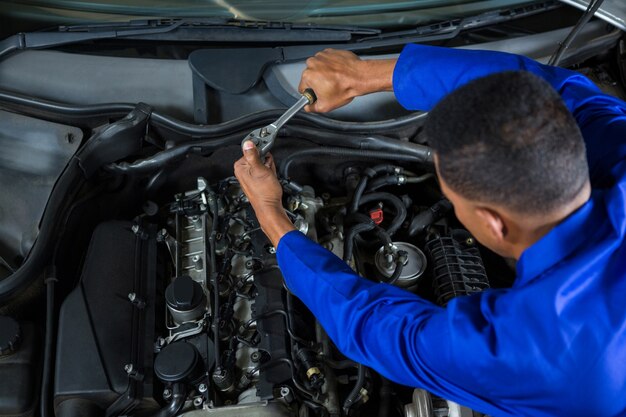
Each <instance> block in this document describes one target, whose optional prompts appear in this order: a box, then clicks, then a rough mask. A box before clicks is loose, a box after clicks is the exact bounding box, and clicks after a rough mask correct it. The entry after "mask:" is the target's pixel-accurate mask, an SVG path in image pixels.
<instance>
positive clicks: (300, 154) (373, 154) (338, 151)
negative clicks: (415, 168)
mask: <svg viewBox="0 0 626 417" xmlns="http://www.w3.org/2000/svg"><path fill="white" fill-rule="evenodd" d="M315 155H324V156H334V157H352V158H358V159H374V160H376V159H379V160H380V159H383V160H384V159H386V160H393V161H404V162H418V163H419V162H424V161H425V160H424V159H423V158H420V157H417V156H415V155H409V154H397V153H391V152H378V151H366V150H361V149H346V148H336V147H325V146H324V147H319V148H310V149H303V150H300V151H296V152H293V153H292V154H291V155H289V156H288V157H287V158H285V159H283V161H282V165H281V169H280V172H281V175H282V176H283V178H289V168H290V167H291V165H292V164H293V162H294V161H295V160H297V159H301V158H306V157H309V156H315Z"/></svg>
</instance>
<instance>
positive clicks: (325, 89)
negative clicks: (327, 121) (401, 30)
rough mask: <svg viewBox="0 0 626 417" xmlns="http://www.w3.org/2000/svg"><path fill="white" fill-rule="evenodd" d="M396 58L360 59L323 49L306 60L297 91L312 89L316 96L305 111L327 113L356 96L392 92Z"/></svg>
mask: <svg viewBox="0 0 626 417" xmlns="http://www.w3.org/2000/svg"><path fill="white" fill-rule="evenodd" d="M395 64H396V60H395V59H385V60H361V59H360V58H359V57H358V56H356V55H355V54H354V53H352V52H348V51H340V50H335V49H325V50H323V51H322V52H318V53H317V54H315V56H313V57H311V58H309V59H307V60H306V69H305V70H304V71H303V72H302V79H301V80H300V85H299V86H298V90H299V91H300V92H302V91H304V90H305V89H307V88H312V89H313V91H315V94H316V95H317V101H316V102H315V103H314V104H311V105H308V106H306V107H305V110H306V111H313V112H319V113H325V112H329V111H331V110H334V109H336V108H338V107H341V106H344V105H346V104H348V103H350V102H351V101H352V100H353V99H354V98H355V97H357V96H362V95H365V94H369V93H373V92H376V91H391V90H392V89H393V82H392V80H393V68H394V66H395Z"/></svg>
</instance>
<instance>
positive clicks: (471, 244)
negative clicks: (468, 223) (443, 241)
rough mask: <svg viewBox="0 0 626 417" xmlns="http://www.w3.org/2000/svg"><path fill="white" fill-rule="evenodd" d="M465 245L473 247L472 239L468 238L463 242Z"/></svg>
mask: <svg viewBox="0 0 626 417" xmlns="http://www.w3.org/2000/svg"><path fill="white" fill-rule="evenodd" d="M465 244H466V245H467V246H473V245H474V238H471V237H468V238H467V239H466V240H465Z"/></svg>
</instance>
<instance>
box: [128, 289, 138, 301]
mask: <svg viewBox="0 0 626 417" xmlns="http://www.w3.org/2000/svg"><path fill="white" fill-rule="evenodd" d="M128 299H129V300H130V302H131V303H132V302H134V301H135V300H136V299H137V294H135V293H134V292H130V293H128Z"/></svg>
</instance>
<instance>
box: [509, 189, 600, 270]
mask: <svg viewBox="0 0 626 417" xmlns="http://www.w3.org/2000/svg"><path fill="white" fill-rule="evenodd" d="M590 196H591V184H589V182H587V183H585V185H584V186H583V188H582V189H581V191H580V192H579V193H578V195H577V196H576V197H575V198H574V199H573V200H571V201H570V202H569V203H568V204H566V205H564V206H563V207H560V208H559V209H558V210H555V211H554V212H553V213H550V214H548V215H546V216H541V218H536V219H528V218H527V219H526V221H527V222H530V227H529V228H528V229H527V232H526V233H525V235H524V236H523V238H522V239H520V241H519V243H518V244H516V245H514V247H513V257H514V258H515V259H519V258H520V256H522V253H524V251H525V250H526V249H528V248H529V247H531V246H532V245H534V244H535V243H537V242H538V241H539V240H540V239H541V238H543V237H544V236H545V235H547V234H548V233H549V232H550V231H551V230H552V229H554V227H555V226H557V225H558V224H559V223H561V222H562V221H563V220H565V219H566V218H568V217H569V216H570V215H571V214H572V213H574V212H575V211H576V210H578V209H579V208H581V207H582V206H583V205H584V204H585V203H586V202H587V201H588V200H589V197H590Z"/></svg>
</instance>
